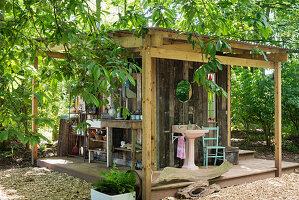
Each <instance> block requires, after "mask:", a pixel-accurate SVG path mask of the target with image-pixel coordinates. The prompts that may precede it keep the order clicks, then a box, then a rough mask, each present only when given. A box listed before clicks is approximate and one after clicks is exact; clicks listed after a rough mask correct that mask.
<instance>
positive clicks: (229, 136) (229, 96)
mask: <svg viewBox="0 0 299 200" xmlns="http://www.w3.org/2000/svg"><path fill="white" fill-rule="evenodd" d="M230 110H231V66H230V65H228V66H227V146H231V141H230V140H231V112H230Z"/></svg>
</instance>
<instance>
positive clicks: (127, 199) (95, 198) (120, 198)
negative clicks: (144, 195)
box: [91, 189, 136, 200]
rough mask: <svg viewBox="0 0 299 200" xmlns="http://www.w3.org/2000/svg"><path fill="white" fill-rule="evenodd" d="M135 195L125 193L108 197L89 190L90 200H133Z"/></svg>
mask: <svg viewBox="0 0 299 200" xmlns="http://www.w3.org/2000/svg"><path fill="white" fill-rule="evenodd" d="M135 196H136V193H135V192H131V193H125V194H118V195H113V196H110V195H108V194H104V193H102V192H98V191H96V190H95V189H91V200H135Z"/></svg>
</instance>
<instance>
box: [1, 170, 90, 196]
mask: <svg viewBox="0 0 299 200" xmlns="http://www.w3.org/2000/svg"><path fill="white" fill-rule="evenodd" d="M90 188H91V184H89V183H87V182H85V181H83V180H81V179H78V178H74V177H72V176H68V175H67V174H64V173H59V172H55V171H51V170H49V169H46V168H37V167H35V168H32V167H28V168H18V169H8V170H0V199H1V200H10V199H38V200H39V199H42V200H52V199H70V200H71V199H89V198H90Z"/></svg>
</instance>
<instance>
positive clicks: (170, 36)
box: [148, 30, 283, 53]
mask: <svg viewBox="0 0 299 200" xmlns="http://www.w3.org/2000/svg"><path fill="white" fill-rule="evenodd" d="M148 34H150V35H157V34H160V35H162V36H163V38H168V39H176V40H186V41H187V38H188V36H187V35H186V34H181V35H178V33H174V32H164V31H157V30H149V32H148ZM196 39H200V40H202V41H206V40H207V39H206V38H199V37H195V36H193V37H192V40H196ZM229 44H230V45H231V48H234V49H241V50H250V51H251V50H252V49H253V48H254V47H255V46H253V45H248V44H242V43H241V42H234V41H229ZM258 48H259V49H261V50H263V51H264V52H272V53H282V51H283V50H280V49H277V48H271V47H258Z"/></svg>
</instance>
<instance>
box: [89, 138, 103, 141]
mask: <svg viewBox="0 0 299 200" xmlns="http://www.w3.org/2000/svg"><path fill="white" fill-rule="evenodd" d="M90 140H91V141H93V142H107V140H97V139H94V138H90Z"/></svg>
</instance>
